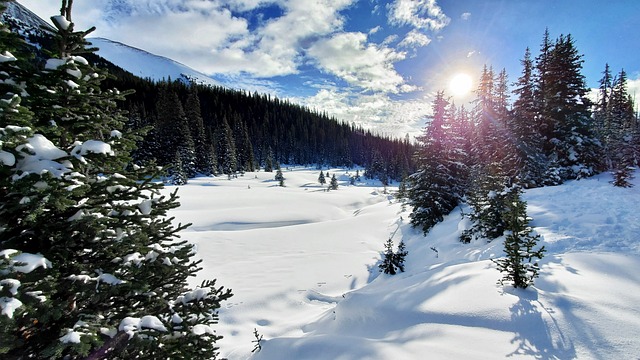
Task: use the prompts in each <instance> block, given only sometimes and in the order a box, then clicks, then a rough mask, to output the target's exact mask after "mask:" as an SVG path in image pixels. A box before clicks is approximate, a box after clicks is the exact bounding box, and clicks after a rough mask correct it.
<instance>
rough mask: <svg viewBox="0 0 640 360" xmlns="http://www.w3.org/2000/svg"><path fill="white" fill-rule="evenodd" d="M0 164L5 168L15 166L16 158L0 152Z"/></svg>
mask: <svg viewBox="0 0 640 360" xmlns="http://www.w3.org/2000/svg"><path fill="white" fill-rule="evenodd" d="M0 163H2V164H4V165H6V166H13V165H15V164H16V157H15V156H14V155H13V154H12V153H10V152H6V151H4V150H0Z"/></svg>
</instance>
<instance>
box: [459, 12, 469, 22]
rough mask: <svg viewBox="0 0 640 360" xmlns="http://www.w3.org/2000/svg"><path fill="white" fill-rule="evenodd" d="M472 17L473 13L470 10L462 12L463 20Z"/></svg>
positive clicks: (461, 17)
mask: <svg viewBox="0 0 640 360" xmlns="http://www.w3.org/2000/svg"><path fill="white" fill-rule="evenodd" d="M470 18H471V13H470V12H466V13H462V15H460V19H462V20H465V21H466V20H469V19H470Z"/></svg>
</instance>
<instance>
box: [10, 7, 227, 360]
mask: <svg viewBox="0 0 640 360" xmlns="http://www.w3.org/2000/svg"><path fill="white" fill-rule="evenodd" d="M71 6H72V1H69V2H67V1H63V2H62V8H61V15H60V16H55V17H53V18H52V20H53V22H54V25H55V26H56V29H57V31H56V32H55V33H53V35H54V36H55V38H56V40H57V44H58V48H57V51H56V52H55V53H54V57H53V58H52V59H50V60H48V61H47V65H46V67H45V68H44V69H40V70H38V71H36V72H35V74H34V75H35V76H33V77H32V78H29V79H24V80H26V83H25V84H26V85H25V86H26V90H27V92H28V93H29V94H30V96H29V97H28V98H29V101H24V102H23V105H24V107H22V105H21V104H20V102H19V101H17V100H14V99H17V98H16V95H17V96H18V98H19V95H18V94H17V93H15V94H13V95H10V94H9V93H5V94H3V95H4V96H10V98H11V99H12V101H10V102H8V103H7V104H8V105H5V104H3V105H1V107H0V109H2V112H0V119H1V124H2V125H1V126H0V128H2V129H3V130H2V131H0V134H1V135H0V136H2V137H3V139H2V140H3V144H2V147H3V148H2V151H3V153H2V157H1V159H2V163H1V164H0V165H1V166H2V170H1V171H2V173H3V175H8V176H6V177H4V176H3V178H2V180H0V184H1V186H0V189H1V190H0V195H1V196H2V199H0V200H1V201H0V239H1V240H0V254H1V255H0V267H1V268H2V271H0V281H1V282H2V283H3V284H5V283H11V284H13V285H12V291H9V292H6V291H4V286H3V294H2V295H3V296H5V297H6V296H7V295H8V296H10V298H9V299H6V300H8V301H10V302H11V303H12V306H13V311H11V312H10V313H4V312H3V314H2V315H0V354H1V355H2V357H3V358H7V359H13V358H16V359H18V358H48V359H81V358H93V359H98V358H121V359H125V358H126V359H143V358H148V359H159V358H176V359H177V358H183V359H189V358H216V357H217V355H218V352H217V347H216V343H215V342H216V341H217V340H219V339H220V336H218V335H216V334H215V333H214V331H213V326H214V325H215V324H216V323H217V313H216V310H217V309H218V308H219V307H220V303H221V301H224V300H226V299H228V298H229V297H230V296H231V292H230V291H228V290H224V289H223V288H221V287H216V286H215V282H213V281H210V282H204V283H203V284H202V286H201V287H200V288H198V289H190V288H189V287H188V284H187V279H188V278H189V277H191V276H194V275H195V274H196V273H197V271H198V270H199V266H198V261H195V260H193V246H192V245H190V244H188V243H187V242H186V241H181V240H179V239H178V235H177V234H178V232H179V231H181V230H183V229H184V228H185V227H186V226H182V225H179V226H177V227H175V226H173V225H172V224H171V222H172V219H171V218H168V217H167V211H168V210H170V209H173V208H175V207H177V206H178V205H179V204H178V202H177V197H176V193H175V192H174V193H172V194H171V195H168V196H163V195H161V193H160V191H161V189H162V184H161V183H156V182H152V181H151V179H154V178H157V176H158V174H157V170H156V168H155V167H148V168H147V167H138V166H133V165H132V163H131V158H130V151H131V149H132V147H133V145H134V143H135V141H136V140H137V136H136V134H133V133H127V132H126V131H125V130H124V123H125V121H126V119H125V118H124V117H123V115H122V113H120V112H119V111H118V110H117V106H116V101H119V100H122V99H123V96H124V95H125V94H126V92H120V91H118V90H117V89H113V88H112V89H108V90H102V88H101V86H100V85H101V83H102V81H103V80H104V79H105V77H106V74H105V72H103V71H102V70H100V69H98V68H96V67H94V66H92V65H91V64H89V62H88V61H87V60H86V59H85V58H84V57H82V56H80V55H79V54H80V53H82V52H83V51H85V50H86V49H85V48H84V46H85V44H86V43H85V40H84V36H86V35H87V34H88V33H89V31H84V32H82V31H81V32H76V31H75V30H74V24H73V22H72V21H71ZM0 36H4V34H3V35H0ZM5 44H6V43H5V42H1V43H0V47H4V46H6V45H5ZM0 50H5V49H2V48H0ZM6 50H10V49H6ZM5 55H6V53H5ZM19 63H20V62H19V61H16V62H15V64H19ZM6 74H8V76H11V74H12V73H11V72H7V73H6ZM3 76H6V75H3ZM18 83H20V82H18ZM61 94H64V97H63V96H61ZM45 104H46V105H45ZM6 106H11V107H13V108H14V109H15V110H17V112H16V111H13V110H12V111H11V112H10V113H8V112H7V111H5V110H6ZM48 106H52V107H53V108H48ZM26 107H29V108H30V109H31V112H29V111H28V109H27V108H26ZM51 120H53V121H51ZM14 125H19V128H18V127H14ZM7 128H10V129H13V130H12V133H8V132H7ZM16 130H19V131H18V132H16ZM7 134H9V135H12V136H14V137H15V136H17V140H16V141H13V140H12V142H6V141H5V138H6V136H7ZM20 143H22V144H20ZM23 144H28V146H27V145H23ZM9 146H11V147H12V148H11V149H10V148H9ZM4 152H6V153H10V154H12V155H13V159H14V160H15V161H5V160H7V159H11V156H9V155H5V154H4ZM24 265H27V266H24ZM201 329H206V330H205V331H200V330H201Z"/></svg>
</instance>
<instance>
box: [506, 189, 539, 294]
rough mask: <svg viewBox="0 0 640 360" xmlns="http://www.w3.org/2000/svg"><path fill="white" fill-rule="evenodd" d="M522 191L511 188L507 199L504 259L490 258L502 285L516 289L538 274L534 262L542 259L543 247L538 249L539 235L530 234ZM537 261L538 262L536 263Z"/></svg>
mask: <svg viewBox="0 0 640 360" xmlns="http://www.w3.org/2000/svg"><path fill="white" fill-rule="evenodd" d="M521 193H522V190H521V189H520V188H519V187H517V186H514V187H511V188H510V189H509V190H508V193H507V196H506V202H505V204H506V205H507V211H506V216H505V220H506V227H505V232H506V234H507V235H506V237H505V240H504V252H505V254H506V257H505V258H502V259H493V262H494V263H495V264H496V265H498V270H499V271H500V272H502V274H503V276H502V278H501V279H500V280H499V281H498V283H500V284H501V285H504V283H505V282H510V283H512V284H513V286H514V287H516V288H523V289H524V288H527V287H528V286H529V285H532V284H533V281H534V279H535V278H536V277H538V274H539V272H540V266H539V265H538V262H537V260H539V259H542V257H543V254H544V252H545V248H544V246H542V247H540V248H538V247H537V246H538V240H539V238H540V235H533V234H532V232H533V229H532V228H531V226H529V222H530V221H531V219H530V218H529V217H527V203H526V202H525V201H523V200H522V199H521ZM536 259H537V260H536Z"/></svg>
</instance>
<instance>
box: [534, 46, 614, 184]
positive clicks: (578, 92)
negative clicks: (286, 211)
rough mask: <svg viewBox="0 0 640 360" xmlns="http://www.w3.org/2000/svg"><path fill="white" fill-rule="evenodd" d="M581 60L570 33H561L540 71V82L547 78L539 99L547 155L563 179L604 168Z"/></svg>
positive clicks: (587, 174) (590, 173)
mask: <svg viewBox="0 0 640 360" xmlns="http://www.w3.org/2000/svg"><path fill="white" fill-rule="evenodd" d="M582 63H583V60H582V55H580V54H579V53H578V50H577V49H576V47H575V43H574V40H573V38H572V37H571V35H566V36H565V35H561V36H560V37H559V38H558V39H557V40H556V42H555V44H554V45H553V47H552V48H551V50H550V51H549V54H548V58H547V66H546V68H545V72H544V73H540V74H539V77H540V80H539V81H540V82H541V81H542V79H544V80H545V82H544V84H545V88H544V92H542V91H541V92H540V97H539V98H538V99H537V100H538V101H542V103H543V105H544V108H543V111H542V112H541V115H542V117H543V124H542V125H543V126H542V127H543V130H544V133H543V135H544V138H545V146H544V149H545V151H546V152H545V155H546V156H547V157H548V158H549V159H550V160H551V161H552V162H553V163H555V164H556V165H557V166H558V167H559V170H560V173H561V177H562V179H563V180H566V179H576V178H583V177H588V176H591V175H594V174H596V173H597V172H598V171H599V170H600V169H601V166H600V165H601V163H600V160H601V151H600V150H601V144H600V142H599V141H598V139H597V138H596V134H595V127H594V125H593V119H592V117H591V111H590V106H591V102H590V101H589V99H588V98H587V93H588V91H589V90H588V89H587V87H586V83H585V80H584V75H582V72H581V71H582Z"/></svg>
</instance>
